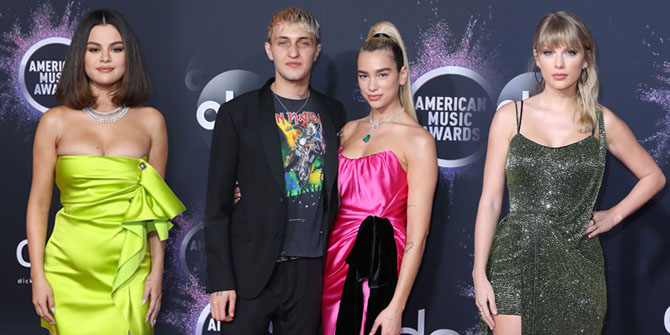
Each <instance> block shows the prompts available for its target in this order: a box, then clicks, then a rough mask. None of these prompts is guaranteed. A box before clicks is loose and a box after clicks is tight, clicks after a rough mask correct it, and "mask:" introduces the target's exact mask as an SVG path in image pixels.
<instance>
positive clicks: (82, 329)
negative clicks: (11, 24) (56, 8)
mask: <svg viewBox="0 0 670 335" xmlns="http://www.w3.org/2000/svg"><path fill="white" fill-rule="evenodd" d="M139 55H140V53H139V50H138V44H137V40H136V38H135V36H134V34H133V32H132V30H131V29H130V27H129V26H128V24H127V22H126V21H125V20H124V19H123V17H121V16H120V14H119V13H117V12H114V11H110V10H96V11H93V12H91V13H90V14H88V15H87V16H86V17H85V18H83V19H82V21H81V23H80V24H79V26H78V27H77V29H76V31H75V33H74V36H73V38H72V43H71V45H70V49H69V50H68V55H67V58H66V63H65V66H64V69H63V72H62V76H61V79H60V82H59V84H58V88H57V91H56V98H57V99H58V100H59V101H60V102H62V103H63V104H64V106H58V107H55V108H52V109H50V110H48V111H47V112H46V113H45V114H44V116H43V117H42V119H41V120H40V123H39V126H38V128H37V132H36V133H35V142H34V148H33V179H32V186H31V190H30V198H29V200H28V211H27V216H26V229H27V235H28V249H29V252H30V261H31V264H32V266H31V278H32V290H33V304H34V306H35V311H36V312H37V314H38V315H39V316H40V317H41V321H42V326H43V327H45V328H47V329H48V330H49V332H50V333H52V334H67V335H72V334H74V335H77V334H110V335H117V334H118V335H128V334H133V335H134V334H151V333H153V328H152V327H153V325H154V323H155V321H156V316H157V314H158V311H159V309H160V301H161V282H162V276H163V250H164V242H162V241H163V240H165V239H166V238H167V236H168V230H169V229H170V227H171V226H172V224H171V223H170V222H169V221H168V220H169V219H171V218H173V217H174V216H176V215H177V214H179V213H180V212H182V211H184V206H183V205H182V203H181V202H180V201H179V199H177V197H176V196H175V195H174V194H173V193H172V191H171V190H170V188H168V186H167V185H166V184H165V182H164V181H163V178H162V177H163V175H164V173H165V163H166V159H167V135H166V129H165V122H164V120H163V117H162V115H161V114H160V113H159V112H158V111H157V110H155V109H153V108H149V107H139V105H140V104H141V103H144V102H145V101H146V100H147V99H148V98H149V95H150V89H149V81H148V78H147V75H146V71H145V70H144V67H143V64H142V60H141V58H140V56H139ZM124 107H126V108H124ZM54 181H55V182H56V184H57V185H58V188H59V189H60V195H61V196H60V200H61V203H62V205H63V208H62V209H61V210H60V211H59V212H58V214H57V215H56V219H55V223H54V229H53V232H52V234H51V236H50V237H49V242H48V243H47V244H46V246H45V240H46V234H47V222H48V214H49V208H50V202H51V197H52V189H53V183H54Z"/></svg>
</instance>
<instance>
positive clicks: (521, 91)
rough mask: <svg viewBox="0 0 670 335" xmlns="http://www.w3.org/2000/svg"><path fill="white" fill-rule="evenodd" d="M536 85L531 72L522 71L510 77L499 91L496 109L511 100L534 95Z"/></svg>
mask: <svg viewBox="0 0 670 335" xmlns="http://www.w3.org/2000/svg"><path fill="white" fill-rule="evenodd" d="M536 85H537V81H536V80H535V74H534V73H533V72H526V73H522V74H520V75H518V76H516V77H514V78H512V80H510V81H509V82H508V83H507V84H506V85H505V87H503V89H502V91H500V96H499V97H498V107H497V108H496V110H497V109H499V108H500V107H502V106H503V105H506V104H508V103H510V102H512V101H518V100H524V99H528V98H529V97H531V96H533V95H535V94H536V93H537V92H535V86H536Z"/></svg>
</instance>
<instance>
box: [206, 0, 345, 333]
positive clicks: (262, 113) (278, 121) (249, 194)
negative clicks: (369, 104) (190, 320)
mask: <svg viewBox="0 0 670 335" xmlns="http://www.w3.org/2000/svg"><path fill="white" fill-rule="evenodd" d="M265 51H266V52H267V55H268V58H269V59H270V60H271V61H273V62H274V65H275V78H273V79H270V80H269V81H268V82H267V83H266V84H265V86H263V87H262V88H261V89H260V90H257V91H252V92H249V93H246V94H244V95H241V96H239V97H237V98H235V99H233V100H232V101H230V102H228V103H226V104H224V105H222V106H221V108H220V109H219V112H218V115H217V117H216V124H215V127H214V133H213V136H212V149H211V154H210V165H209V183H208V189H207V207H206V211H205V215H206V217H205V248H206V252H207V292H208V293H211V295H210V305H211V312H212V317H213V318H214V319H216V320H219V321H224V323H223V324H222V332H223V333H224V334H266V333H267V329H268V325H269V323H270V322H272V324H273V331H274V333H275V334H279V335H281V334H301V335H302V334H306V335H311V334H316V333H317V331H318V330H317V329H318V324H319V320H320V318H321V291H322V283H323V262H324V258H325V249H326V246H327V239H328V230H329V228H330V225H331V223H332V222H333V221H334V218H335V214H336V211H337V187H336V186H337V185H336V183H335V180H336V177H337V160H338V150H337V147H338V144H337V136H336V132H337V131H338V130H339V129H340V128H341V127H342V125H343V124H344V121H345V116H344V109H343V107H342V104H340V103H339V102H337V101H335V100H333V99H331V98H329V97H326V96H325V95H322V94H320V93H318V92H315V91H313V90H311V89H310V87H309V81H310V71H311V69H312V64H313V62H314V61H316V59H317V57H318V56H319V52H320V51H321V43H320V41H319V24H318V23H317V21H316V19H315V18H314V17H313V16H312V15H311V14H310V13H308V12H306V11H303V10H301V9H298V8H287V9H284V10H282V11H280V12H279V13H277V14H275V15H274V16H273V17H272V20H271V22H270V25H269V27H268V40H267V42H265ZM236 181H237V182H238V183H239V187H240V189H241V190H242V197H241V199H239V201H238V202H237V203H236V204H234V203H233V190H234V188H235V182H236Z"/></svg>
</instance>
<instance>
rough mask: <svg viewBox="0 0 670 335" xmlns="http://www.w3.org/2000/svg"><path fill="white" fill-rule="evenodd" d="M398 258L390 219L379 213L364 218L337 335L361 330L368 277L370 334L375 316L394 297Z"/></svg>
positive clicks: (351, 258)
mask: <svg viewBox="0 0 670 335" xmlns="http://www.w3.org/2000/svg"><path fill="white" fill-rule="evenodd" d="M397 258H398V255H397V253H396V246H395V240H394V239H393V226H392V225H391V222H390V221H389V220H388V219H386V218H381V217H376V216H368V217H367V218H365V220H363V222H362V223H361V226H360V228H359V230H358V235H357V236H356V241H355V242H354V246H353V248H352V249H351V251H350V252H349V255H348V256H347V263H348V264H349V271H348V272H347V278H346V280H345V282H344V289H343V291H342V299H341V301H340V309H339V312H338V317H337V328H336V331H335V333H336V334H337V335H357V334H360V333H361V322H362V320H363V281H364V280H365V279H367V280H368V286H369V287H370V297H369V298H368V310H367V314H366V321H365V334H369V333H370V330H371V329H372V325H373V324H374V322H375V319H376V318H377V316H378V315H379V313H380V312H381V311H382V310H383V309H384V308H386V306H388V304H389V303H390V302H391V298H393V292H394V291H395V286H396V283H397V282H398V270H397ZM377 333H380V332H379V331H378V332H377Z"/></svg>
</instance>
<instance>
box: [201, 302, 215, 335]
mask: <svg viewBox="0 0 670 335" xmlns="http://www.w3.org/2000/svg"><path fill="white" fill-rule="evenodd" d="M209 308H210V307H209V304H207V306H205V308H203V309H202V312H200V316H199V317H198V323H197V324H196V326H195V334H196V335H206V334H212V335H214V334H216V335H219V334H221V321H217V320H214V319H212V314H210V309H209Z"/></svg>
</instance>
